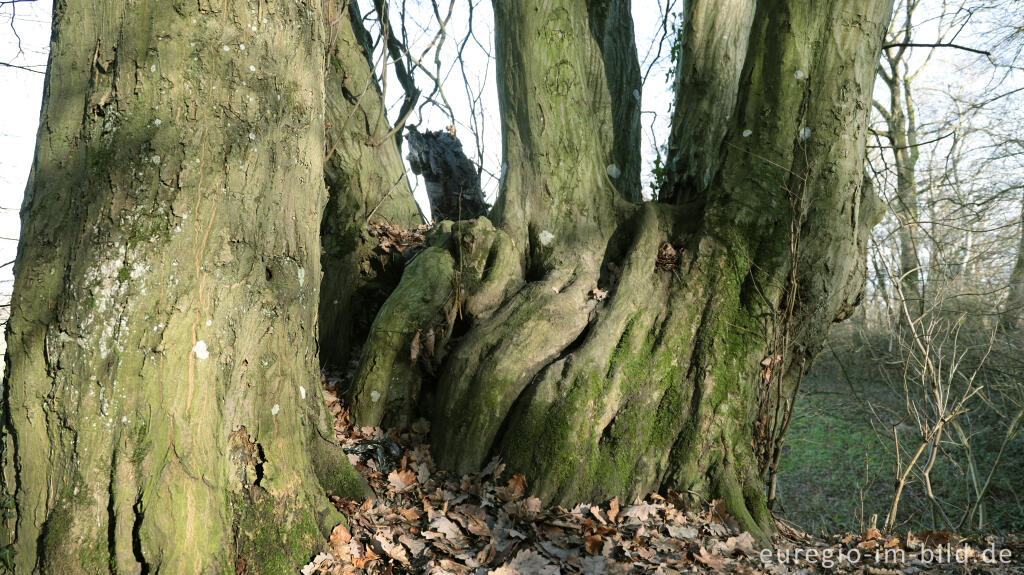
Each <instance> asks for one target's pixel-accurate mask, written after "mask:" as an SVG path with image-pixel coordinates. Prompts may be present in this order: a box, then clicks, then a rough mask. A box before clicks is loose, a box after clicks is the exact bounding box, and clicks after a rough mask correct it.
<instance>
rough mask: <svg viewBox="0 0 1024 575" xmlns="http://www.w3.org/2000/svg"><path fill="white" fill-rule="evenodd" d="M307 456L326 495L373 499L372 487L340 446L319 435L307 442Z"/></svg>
mask: <svg viewBox="0 0 1024 575" xmlns="http://www.w3.org/2000/svg"><path fill="white" fill-rule="evenodd" d="M309 457H310V462H311V463H312V465H313V471H314V473H316V477H317V479H318V480H319V481H320V485H321V486H322V487H323V488H324V491H326V492H327V494H328V495H337V496H338V497H351V498H353V499H373V498H375V495H374V493H373V489H371V488H370V485H369V484H368V483H367V482H366V479H364V478H363V476H362V475H359V472H358V471H356V468H355V467H353V466H352V464H351V463H350V462H349V460H348V456H347V455H345V452H344V451H343V450H342V448H341V446H340V445H338V444H337V443H335V442H332V441H330V440H328V439H324V438H322V437H320V436H319V435H314V437H313V438H312V439H311V440H310V444H309Z"/></svg>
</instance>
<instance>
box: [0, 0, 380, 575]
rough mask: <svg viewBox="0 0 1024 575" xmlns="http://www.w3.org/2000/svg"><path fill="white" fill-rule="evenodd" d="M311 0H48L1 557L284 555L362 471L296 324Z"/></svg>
mask: <svg viewBox="0 0 1024 575" xmlns="http://www.w3.org/2000/svg"><path fill="white" fill-rule="evenodd" d="M324 50H325V42H324V28H323V23H322V13H321V8H320V3H319V2H317V1H315V0H314V1H312V2H309V3H305V4H294V3H282V4H278V3H262V4H260V5H259V6H258V7H257V6H256V5H252V7H251V8H250V5H249V4H246V3H231V2H229V3H225V4H221V3H215V4H210V3H208V2H206V1H200V2H198V3H196V2H193V3H184V2H174V3H158V2H141V3H140V2H133V3H127V2H122V1H119V0H104V1H102V2H99V3H95V2H94V3H80V2H79V3H76V2H70V3H58V4H57V6H56V9H55V14H54V23H53V40H52V44H51V53H50V64H49V70H48V74H47V82H46V91H45V95H44V100H43V102H44V103H43V109H42V115H41V127H40V130H39V140H38V141H39V143H38V146H37V150H36V157H35V161H34V164H33V169H32V174H31V177H30V181H29V184H28V188H27V191H26V196H25V200H24V204H23V207H22V220H23V225H22V237H21V242H20V244H19V253H18V258H17V263H16V273H15V277H16V281H15V286H14V294H13V297H12V317H11V321H10V324H9V328H8V333H7V340H8V345H9V348H8V356H7V357H8V364H7V365H8V372H7V376H6V378H5V380H4V388H3V403H2V407H3V459H2V480H3V489H4V492H5V493H6V495H7V496H8V498H9V499H8V501H10V502H11V503H12V506H13V511H14V513H13V514H10V515H9V516H5V529H4V539H5V541H4V543H5V544H8V545H13V552H14V564H15V566H14V570H15V572H17V573H90V574H91V573H101V572H111V573H115V572H116V573H146V572H149V573H158V572H159V573H225V572H235V570H236V568H238V567H239V566H241V567H242V568H243V569H247V572H249V573H283V572H287V571H289V570H292V569H294V567H295V565H298V564H301V561H303V560H306V559H308V557H309V555H310V554H311V553H312V552H313V550H314V546H315V544H316V542H317V541H318V540H321V534H322V533H323V532H324V531H325V530H329V529H330V528H331V527H333V525H334V524H335V523H337V522H338V521H340V519H341V517H340V515H339V514H338V513H337V512H336V511H334V510H333V508H332V507H331V506H330V504H329V503H328V501H327V499H326V498H325V497H324V496H323V494H324V490H325V489H327V490H329V491H333V492H335V493H338V494H339V495H345V494H348V495H356V494H360V493H362V492H363V491H362V487H363V486H362V485H361V484H360V483H359V481H358V475H357V474H355V471H354V470H353V469H352V467H351V466H350V465H349V464H348V461H347V458H346V457H345V455H344V454H343V453H342V452H341V450H340V447H338V446H337V444H336V443H335V442H334V441H333V430H332V428H331V425H330V424H329V422H328V420H327V417H326V413H325V411H326V410H325V407H324V404H323V400H322V398H321V395H320V392H319V389H318V386H319V371H318V367H319V366H318V361H317V353H316V341H315V331H314V330H315V329H316V313H317V305H318V292H319V279H320V238H319V235H318V229H319V223H320V218H321V214H322V212H323V206H324V203H325V201H326V197H325V194H324V185H323V169H324V163H323V158H324V120H323V114H324V74H323V61H324V54H325V52H324Z"/></svg>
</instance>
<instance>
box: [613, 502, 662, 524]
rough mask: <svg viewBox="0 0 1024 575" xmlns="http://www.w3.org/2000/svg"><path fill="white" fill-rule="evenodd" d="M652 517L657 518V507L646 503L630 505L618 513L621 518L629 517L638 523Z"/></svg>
mask: <svg viewBox="0 0 1024 575" xmlns="http://www.w3.org/2000/svg"><path fill="white" fill-rule="evenodd" d="M652 515H653V516H655V517H657V515H658V506H657V505H652V504H650V503H646V502H640V503H637V504H636V505H630V506H629V507H627V508H625V509H623V510H622V511H621V512H620V513H619V516H620V517H622V518H627V517H629V518H633V519H636V520H638V521H647V520H648V519H649V518H650V517H651V516H652Z"/></svg>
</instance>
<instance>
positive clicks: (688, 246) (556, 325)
mask: <svg viewBox="0 0 1024 575" xmlns="http://www.w3.org/2000/svg"><path fill="white" fill-rule="evenodd" d="M597 4H601V5H602V8H604V10H602V11H597V10H594V9H593V7H594V5H597ZM619 4H621V5H627V4H628V2H626V1H625V0H623V1H622V2H615V1H611V2H597V1H596V0H594V1H592V2H584V1H582V0H563V1H561V2H544V3H542V2H496V3H495V27H496V33H497V37H496V43H497V44H496V53H497V59H498V74H497V76H498V78H499V97H500V102H501V106H502V120H503V121H502V126H503V145H504V163H505V166H504V169H503V172H504V178H503V181H502V186H501V191H500V195H499V198H498V201H497V204H496V205H495V209H494V211H493V213H492V217H493V220H494V222H495V224H496V225H497V226H498V227H497V228H495V227H494V226H492V225H491V223H490V221H488V220H486V219H484V218H481V219H479V220H476V221H472V222H457V223H455V224H450V223H448V224H444V225H442V226H439V228H438V229H437V230H435V232H434V233H433V234H432V236H431V237H430V246H431V247H429V248H428V249H427V250H425V251H424V252H423V253H422V254H421V255H419V256H418V257H417V258H416V260H414V261H413V262H412V263H411V264H410V265H409V266H408V268H407V269H406V271H405V274H404V275H403V277H402V280H401V282H400V284H399V286H398V288H397V290H396V291H395V292H394V293H393V294H392V295H391V297H390V298H389V299H388V301H387V302H386V303H385V305H384V306H383V307H382V309H381V312H380V313H379V314H378V316H377V319H376V320H375V323H374V326H373V328H372V329H371V333H370V336H369V339H368V341H367V344H366V348H365V349H364V354H363V359H362V362H361V365H360V368H359V372H358V374H357V379H356V381H355V386H354V391H353V394H352V398H351V399H352V401H353V415H354V417H355V418H356V420H357V421H359V422H360V423H364V424H367V423H378V422H381V421H385V422H386V423H387V422H394V421H399V422H400V421H407V420H408V419H410V418H411V417H413V416H414V415H415V414H416V413H417V410H419V412H420V413H423V414H425V415H427V416H428V417H430V418H431V419H432V422H433V425H432V430H433V431H432V433H433V449H434V453H435V455H436V458H437V460H438V462H439V463H440V464H442V465H444V466H447V467H449V468H452V469H455V470H457V471H470V470H474V469H477V468H479V467H480V466H481V465H483V464H484V463H486V461H487V460H488V458H490V457H491V456H494V455H500V456H502V457H503V458H504V459H505V460H506V461H507V463H508V464H509V467H510V468H511V469H514V470H516V471H521V472H524V473H525V474H526V476H527V478H528V480H529V481H530V484H531V489H532V490H533V492H534V493H536V494H538V495H539V496H541V497H542V498H544V499H545V500H546V501H547V502H553V503H562V504H571V503H575V502H580V501H588V500H591V501H592V500H600V499H602V498H611V497H613V496H619V497H621V498H625V499H632V498H634V497H636V496H639V495H641V494H644V493H646V492H649V491H651V490H670V489H671V490H675V491H677V492H679V493H687V494H691V495H692V496H694V498H695V500H697V499H699V498H702V497H704V498H711V497H723V498H725V500H726V503H727V505H728V507H729V509H730V511H731V512H732V513H733V514H734V515H735V516H736V517H737V518H738V519H739V520H740V521H741V523H742V524H743V525H744V526H746V527H747V528H749V529H751V530H752V531H753V532H754V533H755V534H756V535H758V536H761V537H763V536H765V535H766V533H767V531H768V530H769V529H770V516H769V514H768V512H767V509H766V507H765V495H764V490H763V482H762V470H763V469H764V467H765V464H766V461H769V460H771V458H772V457H773V453H775V452H776V451H777V449H778V446H779V445H780V444H779V442H778V437H779V436H780V435H781V433H782V431H783V430H784V427H785V426H784V424H783V423H782V418H781V416H780V413H782V412H784V411H785V405H786V404H790V405H791V402H792V395H793V392H794V391H795V388H796V385H797V382H798V381H799V379H800V377H801V375H802V374H803V373H804V371H805V370H806V369H807V367H808V365H809V362H810V359H811V358H812V357H813V356H814V354H815V353H817V351H818V350H819V348H820V346H821V342H822V341H823V339H824V335H825V333H826V331H827V329H828V326H829V325H830V324H831V323H832V322H833V321H838V320H841V319H843V318H845V317H847V316H849V314H850V313H851V311H852V309H853V307H854V306H855V305H856V304H857V303H858V301H859V298H860V294H861V290H862V287H863V282H864V277H865V252H866V245H867V232H868V230H869V228H870V226H871V225H872V224H873V223H874V222H875V221H876V219H877V216H878V213H879V209H878V205H877V199H876V198H875V197H874V196H873V194H870V193H864V192H863V191H862V188H861V178H862V174H863V164H862V162H863V159H864V137H865V133H866V126H867V114H868V108H869V104H870V93H871V88H872V84H873V77H874V70H875V62H876V61H877V58H878V55H879V50H880V43H881V39H882V33H883V32H884V30H885V25H886V23H887V22H888V17H889V14H890V11H891V1H889V0H875V1H872V2H866V3H860V4H858V5H857V6H856V7H855V8H854V7H851V5H850V3H848V2H844V1H841V0H833V1H831V2H815V3H813V4H808V3H806V2H799V1H796V0H791V1H789V2H787V1H782V0H778V1H762V2H758V3H757V6H756V7H754V6H746V5H744V6H743V7H734V8H735V9H734V10H733V9H731V10H729V12H733V13H735V19H729V18H715V17H712V16H711V14H712V12H713V10H709V9H708V7H707V6H705V5H704V3H702V2H690V3H687V5H686V9H687V13H686V17H685V18H684V21H686V22H689V24H688V25H687V26H690V27H691V28H693V29H692V30H691V29H690V28H687V32H686V33H687V34H688V36H687V39H686V40H685V41H683V42H682V43H681V44H680V46H679V49H680V52H679V59H680V64H679V70H678V72H677V75H678V78H679V79H678V84H677V102H676V110H677V119H676V120H675V121H674V126H675V129H674V132H673V133H674V136H673V137H674V140H673V142H672V149H673V150H675V152H674V153H675V154H681V155H685V156H686V157H685V158H680V159H679V161H678V162H676V163H673V162H674V161H675V158H674V157H670V159H669V162H670V164H669V165H670V166H672V165H676V166H683V165H687V166H688V165H690V164H689V163H692V162H697V165H696V167H693V168H690V167H688V168H686V169H685V170H686V172H687V173H688V174H691V175H688V176H685V177H675V178H674V179H672V180H671V181H672V182H673V185H674V186H676V187H675V188H674V189H671V190H666V191H664V192H663V194H662V196H661V197H662V198H663V200H668V199H672V200H673V201H671V202H669V201H663V202H661V203H647V204H643V205H637V204H631V203H627V202H625V201H623V199H622V194H620V193H617V192H616V190H617V186H616V185H615V182H613V180H612V178H611V177H610V176H611V175H612V174H615V173H616V170H613V169H611V168H610V167H609V166H608V165H607V164H606V161H607V158H608V157H609V153H608V147H609V141H608V140H607V138H604V137H602V128H601V127H602V126H604V125H610V124H613V123H614V121H613V118H614V116H615V113H616V112H615V109H614V106H612V105H610V104H609V103H610V102H614V101H616V92H620V91H622V90H629V91H631V88H630V86H628V85H623V84H621V83H613V82H606V81H604V79H606V78H612V77H615V76H616V74H617V68H618V67H619V66H622V65H623V62H625V61H626V60H627V58H625V57H624V56H623V55H622V54H612V53H610V51H609V50H608V45H607V43H603V44H602V41H601V38H600V35H599V34H595V33H594V31H595V30H602V29H605V23H602V22H594V21H592V20H591V19H593V18H594V17H595V15H598V14H614V13H616V12H617V10H618V9H621V5H619ZM741 4H742V3H741ZM616 5H619V6H616ZM704 26H707V27H710V29H706V30H705V29H702V28H701V27H704ZM719 26H724V27H725V28H724V29H719V28H718V27H719ZM725 35H728V36H729V38H730V40H729V41H728V42H726V43H724V44H719V43H718V39H719V38H721V37H723V36H725ZM734 35H736V37H734ZM629 43H631V42H629ZM629 43H626V42H620V43H619V44H617V45H618V46H623V45H626V44H629ZM708 43H711V44H714V46H708V45H707V44H708ZM602 47H603V49H602ZM633 57H634V58H635V55H634V56H633ZM704 58H712V59H715V62H714V63H710V62H705V61H703V60H702V59H704ZM722 58H724V61H725V62H727V65H725V66H724V67H723V66H720V67H717V68H716V65H717V64H718V63H719V62H720V61H722V60H721V59H722ZM602 68H603V69H602ZM718 73H721V74H725V75H730V74H731V76H729V77H728V78H724V79H719V78H715V77H714V76H715V75H716V74H718ZM693 74H698V75H699V74H704V75H706V76H708V77H709V78H711V79H713V80H714V81H708V80H707V79H701V78H697V77H693V76H692V75H693ZM730 102H731V103H730ZM717 106H725V109H719V108H717ZM690 113H692V114H696V115H697V116H696V118H697V119H694V118H689V119H686V120H685V121H684V120H683V119H679V118H678V116H679V115H682V114H690ZM702 114H708V115H709V116H708V117H709V118H711V120H710V121H712V122H713V123H716V124H715V125H712V126H706V127H704V128H700V129H698V128H697V126H698V124H699V122H700V118H701V117H702V116H701V115H702ZM680 126H684V127H680ZM685 126H689V128H685ZM708 146H710V147H708ZM618 167H619V168H620V170H621V172H619V174H620V175H621V174H625V173H629V171H628V170H626V169H623V168H622V166H618ZM627 197H628V196H627ZM425 342H427V343H429V345H426V344H425ZM384 348H387V349H390V350H391V353H390V354H389V355H387V356H386V357H385V356H383V355H382V354H380V353H375V354H371V355H368V354H367V351H366V350H367V349H375V350H380V349H384ZM411 372H414V373H419V374H420V375H421V376H422V379H421V380H422V382H423V384H422V386H421V387H417V388H410V387H409V386H408V385H406V384H405V383H403V382H404V381H407V380H408V378H406V377H404V374H407V373H411ZM433 373H436V374H438V375H437V377H436V378H432V377H431V376H430V374H433Z"/></svg>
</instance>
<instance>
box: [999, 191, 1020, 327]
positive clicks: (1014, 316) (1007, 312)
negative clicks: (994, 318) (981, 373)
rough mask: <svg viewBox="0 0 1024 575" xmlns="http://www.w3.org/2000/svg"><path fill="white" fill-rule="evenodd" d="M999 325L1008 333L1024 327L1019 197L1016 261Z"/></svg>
mask: <svg viewBox="0 0 1024 575" xmlns="http://www.w3.org/2000/svg"><path fill="white" fill-rule="evenodd" d="M999 323H1000V325H1001V327H1002V328H1003V329H1004V330H1006V331H1007V332H1010V333H1018V332H1020V331H1021V330H1022V329H1024V198H1022V199H1021V211H1020V240H1019V244H1018V245H1017V262H1016V263H1015V264H1014V266H1013V271H1012V272H1011V273H1010V291H1009V293H1008V294H1007V296H1006V303H1004V304H1003V312H1002V314H1000V316H999Z"/></svg>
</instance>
